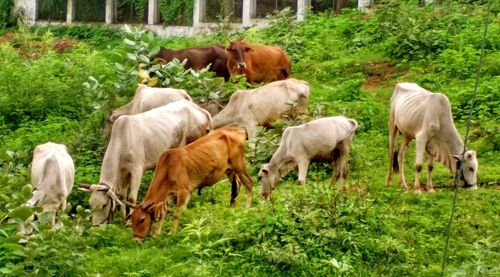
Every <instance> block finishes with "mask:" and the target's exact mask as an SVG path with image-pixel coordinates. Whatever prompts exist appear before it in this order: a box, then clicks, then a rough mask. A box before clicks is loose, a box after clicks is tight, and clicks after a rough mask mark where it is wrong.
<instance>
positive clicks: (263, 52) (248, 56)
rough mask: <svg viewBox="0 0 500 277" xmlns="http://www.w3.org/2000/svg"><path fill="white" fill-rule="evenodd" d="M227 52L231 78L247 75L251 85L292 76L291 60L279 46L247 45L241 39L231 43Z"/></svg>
mask: <svg viewBox="0 0 500 277" xmlns="http://www.w3.org/2000/svg"><path fill="white" fill-rule="evenodd" d="M226 51H227V52H228V60H227V68H228V70H229V73H230V74H231V78H234V76H235V75H239V74H245V75H246V77H247V81H248V82H250V83H258V82H264V83H268V82H272V81H277V80H283V79H286V78H288V77H289V76H290V71H291V70H292V66H291V62H290V58H289V57H288V55H287V54H286V53H285V51H283V49H281V48H279V47H277V46H269V45H257V44H247V43H246V42H245V41H244V40H243V39H241V38H240V39H238V40H236V41H233V42H231V43H230V44H229V46H228V47H227V48H226Z"/></svg>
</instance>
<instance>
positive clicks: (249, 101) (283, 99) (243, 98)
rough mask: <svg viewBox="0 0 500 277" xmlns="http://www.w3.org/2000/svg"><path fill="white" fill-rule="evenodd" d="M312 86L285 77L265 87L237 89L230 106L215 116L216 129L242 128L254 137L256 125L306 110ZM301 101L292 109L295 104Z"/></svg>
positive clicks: (267, 124)
mask: <svg viewBox="0 0 500 277" xmlns="http://www.w3.org/2000/svg"><path fill="white" fill-rule="evenodd" d="M308 97H309V85H308V83H307V82H306V81H302V80H297V79H286V80H282V81H276V82H272V83H269V84H267V85H265V86H262V87H259V88H256V89H249V90H238V91H236V92H235V93H234V94H233V95H231V98H230V100H229V103H228V104H227V106H226V107H225V108H224V109H223V110H222V111H221V112H220V113H218V114H217V115H216V116H214V128H221V127H236V126H237V127H243V128H245V129H246V130H247V133H248V137H249V138H253V137H255V133H256V131H257V129H256V127H257V126H269V125H271V123H273V122H274V121H276V120H277V119H280V118H282V117H283V116H285V115H289V114H291V113H292V112H294V111H295V112H296V113H304V112H306V111H307V99H308ZM297 102H298V103H299V105H298V106H297V107H295V108H294V110H292V105H291V104H292V103H297Z"/></svg>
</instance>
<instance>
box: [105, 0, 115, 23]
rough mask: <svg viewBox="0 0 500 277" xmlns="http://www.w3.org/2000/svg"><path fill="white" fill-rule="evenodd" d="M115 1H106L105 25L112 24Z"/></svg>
mask: <svg viewBox="0 0 500 277" xmlns="http://www.w3.org/2000/svg"><path fill="white" fill-rule="evenodd" d="M114 13H115V0H106V24H112V23H113V21H114Z"/></svg>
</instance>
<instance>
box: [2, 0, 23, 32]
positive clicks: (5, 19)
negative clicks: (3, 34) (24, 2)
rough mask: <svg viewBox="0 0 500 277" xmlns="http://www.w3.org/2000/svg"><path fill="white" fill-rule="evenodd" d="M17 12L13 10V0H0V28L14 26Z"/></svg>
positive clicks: (17, 15) (17, 16)
mask: <svg viewBox="0 0 500 277" xmlns="http://www.w3.org/2000/svg"><path fill="white" fill-rule="evenodd" d="M18 19H19V14H18V13H17V12H16V11H15V10H14V1H13V0H0V30H1V29H3V28H10V27H15V26H16V25H17V20H18Z"/></svg>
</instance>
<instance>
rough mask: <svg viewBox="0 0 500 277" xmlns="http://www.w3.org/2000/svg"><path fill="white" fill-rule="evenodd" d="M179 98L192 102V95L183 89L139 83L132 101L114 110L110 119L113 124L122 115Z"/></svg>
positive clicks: (146, 109) (155, 106)
mask: <svg viewBox="0 0 500 277" xmlns="http://www.w3.org/2000/svg"><path fill="white" fill-rule="evenodd" d="M179 100H188V101H191V102H192V99H191V96H189V94H188V93H187V92H186V91H185V90H183V89H175V88H152V87H148V86H146V85H143V84H139V85H138V86H137V89H136V90H135V95H134V98H133V99H132V101H130V102H129V103H127V104H126V105H124V106H122V107H120V108H118V109H116V110H114V111H113V113H112V114H111V115H110V116H109V118H108V121H109V123H111V124H113V123H114V122H115V121H116V119H118V117H120V116H122V115H131V114H138V113H143V112H145V111H149V110H152V109H154V108H158V107H161V106H164V105H167V104H168V103H171V102H175V101H179Z"/></svg>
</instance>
